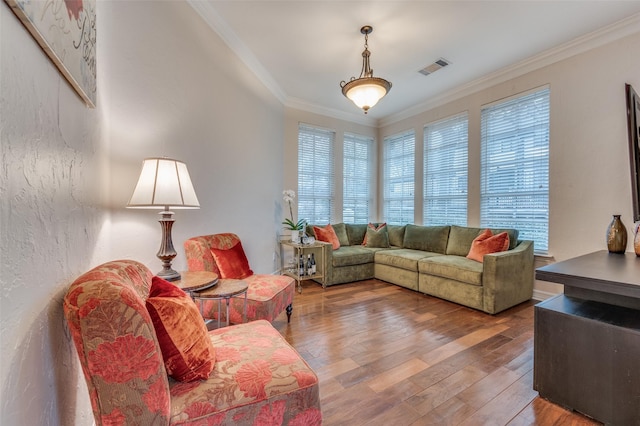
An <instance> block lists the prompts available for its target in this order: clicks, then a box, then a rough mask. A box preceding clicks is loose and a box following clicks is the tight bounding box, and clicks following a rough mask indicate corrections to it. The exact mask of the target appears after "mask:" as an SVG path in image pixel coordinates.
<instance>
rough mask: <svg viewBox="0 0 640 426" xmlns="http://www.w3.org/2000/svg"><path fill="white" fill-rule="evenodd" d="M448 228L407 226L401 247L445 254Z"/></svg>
mask: <svg viewBox="0 0 640 426" xmlns="http://www.w3.org/2000/svg"><path fill="white" fill-rule="evenodd" d="M449 228H450V226H417V225H407V226H406V228H405V231H404V241H403V244H402V246H403V247H404V248H408V249H414V250H423V251H429V252H433V253H440V254H445V253H446V250H447V240H448V238H449Z"/></svg>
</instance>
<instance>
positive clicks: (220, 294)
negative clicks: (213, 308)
mask: <svg viewBox="0 0 640 426" xmlns="http://www.w3.org/2000/svg"><path fill="white" fill-rule="evenodd" d="M248 288H249V286H248V285H247V283H246V282H245V281H242V280H232V279H224V280H220V281H218V284H217V285H216V286H215V287H210V288H207V289H205V290H202V291H194V292H192V293H191V294H192V297H193V298H194V300H195V299H199V300H200V314H201V315H202V316H203V318H204V312H203V306H204V301H205V300H217V301H218V328H220V316H221V315H220V307H221V302H222V300H224V301H225V302H226V305H227V327H228V326H229V303H230V301H231V298H232V297H234V296H238V295H241V294H244V307H243V311H242V321H243V322H245V321H247V289H248Z"/></svg>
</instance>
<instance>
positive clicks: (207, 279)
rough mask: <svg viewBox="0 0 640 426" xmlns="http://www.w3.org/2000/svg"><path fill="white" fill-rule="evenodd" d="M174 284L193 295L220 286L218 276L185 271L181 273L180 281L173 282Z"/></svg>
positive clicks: (203, 272)
mask: <svg viewBox="0 0 640 426" xmlns="http://www.w3.org/2000/svg"><path fill="white" fill-rule="evenodd" d="M173 284H174V285H176V286H178V287H180V288H181V289H182V290H184V291H185V292H187V293H189V294H191V293H193V292H194V291H199V290H204V289H207V288H209V287H213V286H214V285H216V284H218V274H216V273H215V272H209V271H184V272H180V279H179V280H178V281H173ZM191 295H192V294H191ZM192 296H193V295H192Z"/></svg>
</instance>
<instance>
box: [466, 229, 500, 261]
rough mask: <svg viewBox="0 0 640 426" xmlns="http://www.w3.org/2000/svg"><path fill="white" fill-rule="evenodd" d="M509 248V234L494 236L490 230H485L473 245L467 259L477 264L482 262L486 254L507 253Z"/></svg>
mask: <svg viewBox="0 0 640 426" xmlns="http://www.w3.org/2000/svg"><path fill="white" fill-rule="evenodd" d="M508 248H509V234H507V233H506V232H501V233H499V234H496V235H493V234H492V233H491V230H490V229H485V230H484V232H483V233H482V234H480V235H478V236H477V237H476V238H475V240H473V242H472V243H471V249H470V250H469V254H467V258H468V259H471V260H475V261H476V262H482V259H483V258H484V255H485V254H490V253H498V252H500V251H505V250H507V249H508Z"/></svg>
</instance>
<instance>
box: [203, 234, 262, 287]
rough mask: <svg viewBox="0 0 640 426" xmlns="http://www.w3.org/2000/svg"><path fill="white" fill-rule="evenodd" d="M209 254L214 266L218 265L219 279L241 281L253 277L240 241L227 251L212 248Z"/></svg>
mask: <svg viewBox="0 0 640 426" xmlns="http://www.w3.org/2000/svg"><path fill="white" fill-rule="evenodd" d="M211 254H212V255H213V260H214V261H215V262H216V265H218V270H219V271H220V278H233V279H237V280H241V279H243V278H247V277H250V276H251V275H253V271H252V270H251V268H250V267H249V261H248V260H247V256H246V255H245V254H244V250H243V248H242V243H241V242H240V241H238V243H237V244H236V245H235V246H233V247H231V248H229V249H216V248H212V249H211Z"/></svg>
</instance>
